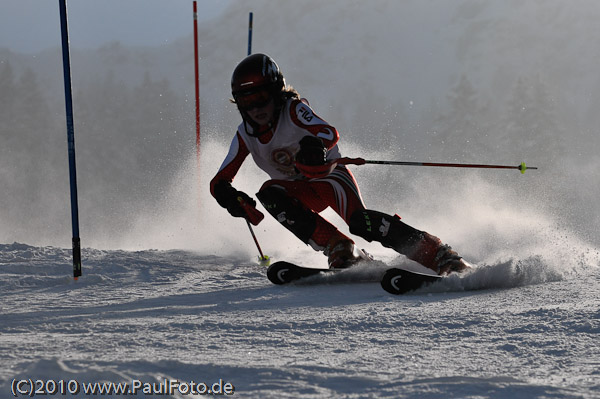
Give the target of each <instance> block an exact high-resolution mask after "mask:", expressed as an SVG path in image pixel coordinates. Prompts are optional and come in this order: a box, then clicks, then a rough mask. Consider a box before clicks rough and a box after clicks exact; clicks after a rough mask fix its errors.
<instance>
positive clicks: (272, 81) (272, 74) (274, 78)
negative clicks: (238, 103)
mask: <svg viewBox="0 0 600 399" xmlns="http://www.w3.org/2000/svg"><path fill="white" fill-rule="evenodd" d="M284 87H285V79H284V78H283V74H282V73H281V71H280V70H279V66H277V64H276V63H275V61H273V59H272V58H271V57H269V56H268V55H265V54H252V55H249V56H248V57H246V58H244V59H243V60H242V61H241V62H240V63H239V64H238V66H237V67H236V68H235V70H234V71H233V75H232V76H231V94H232V95H233V99H234V100H236V99H237V98H238V97H240V96H244V95H248V94H252V93H256V92H258V91H260V90H267V91H268V92H269V93H270V94H271V96H273V98H275V99H276V98H277V97H278V94H279V93H281V91H282V90H283V89H284Z"/></svg>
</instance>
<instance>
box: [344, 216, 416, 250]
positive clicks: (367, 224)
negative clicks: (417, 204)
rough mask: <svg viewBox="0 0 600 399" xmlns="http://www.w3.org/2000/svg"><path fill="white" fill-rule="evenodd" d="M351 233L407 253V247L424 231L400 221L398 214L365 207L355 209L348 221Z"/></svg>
mask: <svg viewBox="0 0 600 399" xmlns="http://www.w3.org/2000/svg"><path fill="white" fill-rule="evenodd" d="M348 225H349V227H350V233H352V234H356V235H357V236H360V237H362V238H364V239H365V240H367V241H369V242H371V241H378V242H380V243H381V244H382V245H383V246H384V247H388V248H393V249H394V250H396V251H398V252H400V253H405V251H406V249H407V248H409V247H410V246H411V245H413V244H414V242H415V241H417V240H419V239H420V238H421V236H422V234H423V232H421V231H419V230H417V229H415V228H413V227H411V226H409V225H407V224H405V223H403V222H402V221H400V217H399V216H398V215H394V216H391V215H388V214H385V213H383V212H379V211H373V210H369V209H363V210H359V211H355V212H354V213H353V214H352V215H351V216H350V219H349V223H348Z"/></svg>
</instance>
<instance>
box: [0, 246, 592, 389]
mask: <svg viewBox="0 0 600 399" xmlns="http://www.w3.org/2000/svg"><path fill="white" fill-rule="evenodd" d="M575 251H581V252H580V255H581V257H580V259H578V260H576V261H575V260H574V261H573V262H571V261H569V260H567V259H564V258H563V259H560V261H559V262H557V265H555V264H553V262H551V261H547V260H544V257H543V256H534V257H530V258H523V259H510V260H507V261H504V262H499V263H497V264H482V265H479V266H478V268H477V269H476V270H475V271H474V272H472V273H471V274H469V275H467V276H464V277H462V278H459V277H449V278H448V279H446V280H444V281H443V282H442V283H441V284H439V285H438V286H432V287H429V288H426V289H422V290H420V291H418V292H414V293H411V294H409V295H405V296H393V295H390V294H388V293H386V292H385V291H383V290H382V289H381V287H380V286H379V284H378V283H376V282H352V281H351V280H352V279H351V278H348V277H347V276H346V277H344V274H345V273H346V274H348V273H355V274H356V273H358V275H361V273H362V275H363V276H364V275H365V273H366V272H369V271H370V272H371V274H373V273H374V274H377V273H376V272H374V271H375V270H377V269H381V268H382V267H384V265H383V263H382V262H375V263H374V266H363V269H365V270H362V271H359V272H356V271H348V272H342V273H338V274H336V275H335V276H327V277H316V278H312V279H311V280H310V281H308V282H304V283H299V284H295V285H290V286H275V285H272V284H271V283H270V282H269V281H268V280H267V279H266V277H265V268H264V266H259V265H258V264H257V262H256V260H255V259H254V258H248V257H247V256H243V255H241V256H237V255H230V256H215V255H206V254H202V253H199V252H194V251H187V250H186V251H184V250H143V251H125V250H95V249H89V248H84V249H83V254H84V259H83V276H82V277H81V278H80V279H79V280H78V281H74V280H73V278H72V277H71V276H70V268H69V265H70V262H71V258H70V250H66V249H61V248H56V247H49V246H46V247H34V246H30V245H26V244H20V243H13V244H1V245H0V286H1V289H0V296H1V301H0V304H1V305H0V306H1V316H0V320H1V322H0V331H1V335H0V337H1V338H0V342H1V346H0V348H1V350H0V381H2V383H1V385H0V392H2V396H3V397H9V396H10V392H11V391H10V390H11V384H12V381H13V379H17V380H20V379H32V380H34V381H35V380H37V379H41V380H44V381H47V380H55V381H59V380H65V381H69V380H76V381H78V382H79V383H94V382H113V383H119V382H129V383H131V382H132V381H138V383H146V384H149V383H157V384H158V383H160V382H162V381H164V380H165V379H167V380H180V381H192V380H193V381H195V383H198V382H204V383H206V384H207V386H209V387H210V386H212V384H213V383H219V382H220V383H221V386H222V385H223V384H225V383H230V384H232V385H233V387H234V389H235V392H234V394H233V396H235V397H255V398H258V397H260V398H299V397H302V398H332V397H344V398H413V397H421V398H534V397H535V398H597V397H599V395H600V384H599V383H598V375H599V374H600V369H599V365H600V360H599V359H600V345H599V344H598V339H597V338H598V333H600V307H599V305H598V297H600V273H599V270H598V255H597V254H595V253H594V252H593V251H592V252H586V251H585V249H583V250H582V249H580V248H578V249H576V250H575ZM406 262H407V261H405V260H403V258H402V257H398V258H396V259H394V260H392V261H391V262H389V263H390V264H394V265H401V264H403V263H406ZM216 387H217V388H218V387H219V385H217V386H216ZM50 397H52V396H50ZM72 397H75V398H76V397H86V396H85V395H84V394H83V392H80V393H78V394H77V395H73V396H72ZM104 397H106V395H104ZM115 397H117V396H116V395H115ZM119 397H120V396H119ZM127 397H136V396H135V395H129V396H127ZM137 397H150V396H149V395H146V394H144V393H142V392H141V391H138V394H137ZM157 397H159V396H157ZM161 397H165V396H164V395H163V396H161ZM171 397H176V398H183V397H193V396H191V395H183V394H180V393H179V392H178V391H177V390H175V391H174V395H172V396H171ZM197 397H199V396H197Z"/></svg>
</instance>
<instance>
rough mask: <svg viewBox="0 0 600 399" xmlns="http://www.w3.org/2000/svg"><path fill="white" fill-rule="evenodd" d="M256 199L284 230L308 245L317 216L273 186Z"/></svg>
mask: <svg viewBox="0 0 600 399" xmlns="http://www.w3.org/2000/svg"><path fill="white" fill-rule="evenodd" d="M256 197H257V198H258V199H259V201H260V202H261V203H262V204H263V206H264V207H265V209H266V210H267V211H268V212H269V213H270V214H271V215H273V217H274V218H275V219H277V221H278V222H279V223H281V224H282V225H283V226H284V227H285V228H286V229H288V230H289V231H291V232H292V233H294V235H295V236H296V237H298V238H299V239H300V240H302V241H303V242H304V243H306V244H308V243H309V240H310V238H311V236H312V234H313V232H314V231H315V228H316V223H317V222H316V219H317V214H316V213H315V212H313V211H312V210H310V209H308V208H306V207H305V206H304V205H302V204H301V203H300V201H298V200H297V199H295V198H293V197H290V196H289V195H287V193H286V192H285V190H284V189H283V188H282V187H278V186H275V185H272V186H268V187H266V188H263V189H261V190H260V191H259V192H258V193H257V194H256Z"/></svg>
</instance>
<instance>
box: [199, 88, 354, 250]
mask: <svg viewBox="0 0 600 399" xmlns="http://www.w3.org/2000/svg"><path fill="white" fill-rule="evenodd" d="M249 131H250V133H252V127H251V126H249V124H247V123H241V124H240V125H239V127H238V130H237V133H236V135H235V137H234V138H233V140H232V142H231V146H230V148H229V153H228V154H227V157H226V158H225V161H224V162H223V164H222V165H221V167H220V169H219V171H218V173H217V174H216V176H215V177H214V178H213V179H212V181H211V183H210V187H211V193H212V195H213V196H215V198H217V195H216V192H215V191H216V190H215V187H217V185H219V184H221V185H222V184H224V183H225V182H226V183H227V184H230V183H231V182H232V181H233V179H234V177H235V175H236V174H237V172H238V170H239V169H240V167H241V165H242V163H243V162H244V160H245V159H246V157H247V156H248V155H252V157H253V159H254V162H255V163H256V164H257V165H258V167H260V168H261V169H262V170H264V171H265V172H266V173H267V174H268V175H269V176H270V177H271V180H268V181H266V182H265V183H264V184H263V186H262V187H261V189H260V190H259V192H258V193H257V197H258V198H259V199H260V200H261V202H262V203H263V205H264V206H265V209H267V211H269V213H271V214H272V215H273V216H274V217H276V218H277V220H278V221H279V222H281V223H282V224H283V225H284V226H285V227H286V228H288V229H289V230H290V231H292V232H293V233H294V234H295V235H296V236H298V237H299V238H300V239H301V240H302V241H304V242H305V243H307V244H310V245H311V246H312V247H313V248H314V249H315V250H322V249H324V248H325V246H326V245H327V243H328V241H329V239H330V238H331V236H332V235H333V234H336V232H337V231H338V230H337V228H336V227H335V226H333V225H332V224H331V223H329V222H328V221H326V220H325V219H323V218H322V217H321V216H319V215H318V213H319V212H322V211H323V210H325V209H326V208H327V207H331V208H332V209H333V210H334V211H335V212H336V213H337V214H339V215H340V216H341V217H342V218H343V219H344V221H346V223H349V220H350V217H351V216H352V214H354V213H355V212H356V211H360V210H364V209H365V205H364V203H363V200H362V197H361V194H360V190H359V188H358V184H357V183H356V180H355V179H354V176H353V175H352V173H351V172H350V170H348V169H347V168H346V167H345V166H344V165H337V166H336V167H335V169H333V171H331V173H330V174H329V175H327V176H325V177H322V178H307V177H304V176H303V175H302V174H301V173H299V171H298V170H297V169H296V167H295V158H296V154H297V153H298V151H299V150H300V144H299V143H300V140H301V139H302V138H303V137H305V136H310V135H312V136H316V137H318V138H320V139H321V140H322V142H323V144H324V146H325V147H326V149H327V159H328V160H331V159H337V158H339V157H340V152H339V149H338V145H337V142H338V140H339V133H338V131H337V130H336V129H335V128H334V127H333V126H331V125H330V124H328V123H327V122H325V121H324V120H323V119H321V118H320V117H319V116H317V115H316V114H315V113H314V112H313V110H312V109H311V107H310V106H309V105H308V103H307V102H306V101H305V100H298V99H289V100H287V102H286V103H285V104H284V105H283V106H282V107H281V111H280V114H279V117H278V119H277V123H276V126H274V127H273V128H272V129H271V130H270V131H269V132H267V133H264V134H262V135H260V136H253V135H251V134H248V133H249ZM217 199H218V198H217Z"/></svg>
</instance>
